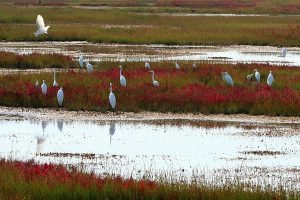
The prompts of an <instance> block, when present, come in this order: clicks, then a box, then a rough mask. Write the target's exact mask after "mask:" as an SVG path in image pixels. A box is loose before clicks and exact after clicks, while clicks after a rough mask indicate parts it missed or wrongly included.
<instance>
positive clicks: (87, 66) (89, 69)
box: [86, 62, 93, 72]
mask: <svg viewBox="0 0 300 200" xmlns="http://www.w3.org/2000/svg"><path fill="white" fill-rule="evenodd" d="M86 69H87V71H88V72H93V65H92V64H90V63H89V62H86Z"/></svg>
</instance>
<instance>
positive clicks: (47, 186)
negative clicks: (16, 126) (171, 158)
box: [0, 160, 299, 200]
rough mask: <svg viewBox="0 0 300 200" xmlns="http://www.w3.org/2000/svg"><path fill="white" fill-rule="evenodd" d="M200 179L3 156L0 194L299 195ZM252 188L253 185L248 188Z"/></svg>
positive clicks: (269, 198)
mask: <svg viewBox="0 0 300 200" xmlns="http://www.w3.org/2000/svg"><path fill="white" fill-rule="evenodd" d="M217 184H218V183H216V186H208V185H205V184H204V183H203V184H200V183H191V184H186V183H167V182H165V181H164V180H163V179H161V180H159V181H157V182H154V181H151V180H147V179H146V178H144V179H141V180H134V179H132V178H130V179H122V178H121V177H119V176H117V177H110V176H107V177H99V176H96V175H95V174H94V173H91V174H88V173H84V172H82V171H79V170H77V169H76V168H75V167H72V166H70V167H68V168H66V167H64V166H62V165H55V164H37V163H34V162H33V161H27V162H19V161H7V160H0V198H1V199H3V200H10V199H55V200H57V199H65V200H68V199H72V200H73V199H99V200H100V199H166V200H170V199H172V200H176V199H207V200H209V199H222V200H227V199H228V200H229V199H244V200H247V199H249V200H250V199H251V200H256V199H257V200H285V199H291V200H293V199H298V198H299V193H297V192H293V191H285V190H284V189H280V190H274V189H273V190H272V189H270V188H265V189H264V190H262V189H261V188H260V187H254V186H253V187H252V186H247V185H244V184H242V183H239V182H237V183H236V184H228V185H223V186H217ZM249 188H251V189H249Z"/></svg>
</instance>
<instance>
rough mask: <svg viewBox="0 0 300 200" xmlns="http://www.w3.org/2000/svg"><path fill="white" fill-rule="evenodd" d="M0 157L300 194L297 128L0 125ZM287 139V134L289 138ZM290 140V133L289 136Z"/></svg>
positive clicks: (113, 123) (16, 122) (75, 123)
mask: <svg viewBox="0 0 300 200" xmlns="http://www.w3.org/2000/svg"><path fill="white" fill-rule="evenodd" d="M0 126H1V129H0V146H1V149H0V156H1V157H2V158H10V159H17V160H28V159H34V160H36V161H38V162H54V163H63V164H74V165H76V166H78V167H83V168H84V169H85V170H88V171H89V170H93V171H95V172H97V173H99V174H114V175H117V174H120V175H122V176H124V177H129V176H133V177H135V178H140V177H142V176H144V175H147V176H149V177H150V178H153V179H155V178H157V177H159V176H162V175H165V174H168V178H167V179H168V180H169V181H171V180H182V179H183V180H185V181H188V182H189V181H191V180H192V178H195V177H198V178H200V177H202V176H203V175H204V176H205V177H206V178H205V179H206V181H207V182H213V183H214V184H218V183H215V182H216V180H221V179H222V180H224V179H226V180H227V181H228V180H229V181H233V180H234V179H236V178H238V179H240V180H242V181H245V182H251V183H252V184H255V185H257V184H259V185H264V186H265V185H268V184H271V185H272V186H274V187H277V186H280V185H283V186H284V187H286V188H289V189H295V188H296V189H300V166H299V163H300V135H299V134H298V133H297V130H299V128H300V127H299V125H290V124H276V125H275V124H267V125H266V124H264V125H262V124H253V123H252V124H251V123H226V124H224V123H220V122H211V123H209V125H208V123H207V122H206V123H205V122H201V121H199V122H198V123H193V124H192V125H191V124H190V123H187V122H183V123H178V121H176V123H173V122H172V120H167V121H165V123H161V122H160V123H159V124H158V123H155V121H152V122H137V121H136V122H134V121H128V122H124V121H123V122H121V121H103V122H97V123H96V122H88V121H62V120H50V121H38V120H0ZM291 133H293V134H291ZM295 133H296V134H295Z"/></svg>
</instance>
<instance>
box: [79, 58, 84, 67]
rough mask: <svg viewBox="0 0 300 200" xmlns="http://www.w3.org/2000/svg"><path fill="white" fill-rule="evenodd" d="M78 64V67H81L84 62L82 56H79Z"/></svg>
mask: <svg viewBox="0 0 300 200" xmlns="http://www.w3.org/2000/svg"><path fill="white" fill-rule="evenodd" d="M78 62H79V65H80V67H83V62H84V61H83V56H82V55H80V56H79V59H78Z"/></svg>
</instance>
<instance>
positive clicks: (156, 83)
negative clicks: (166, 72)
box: [149, 70, 159, 87]
mask: <svg viewBox="0 0 300 200" xmlns="http://www.w3.org/2000/svg"><path fill="white" fill-rule="evenodd" d="M149 72H150V73H152V84H153V85H154V86H155V87H158V86H159V83H158V82H157V81H156V80H154V71H153V70H151V71H149Z"/></svg>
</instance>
